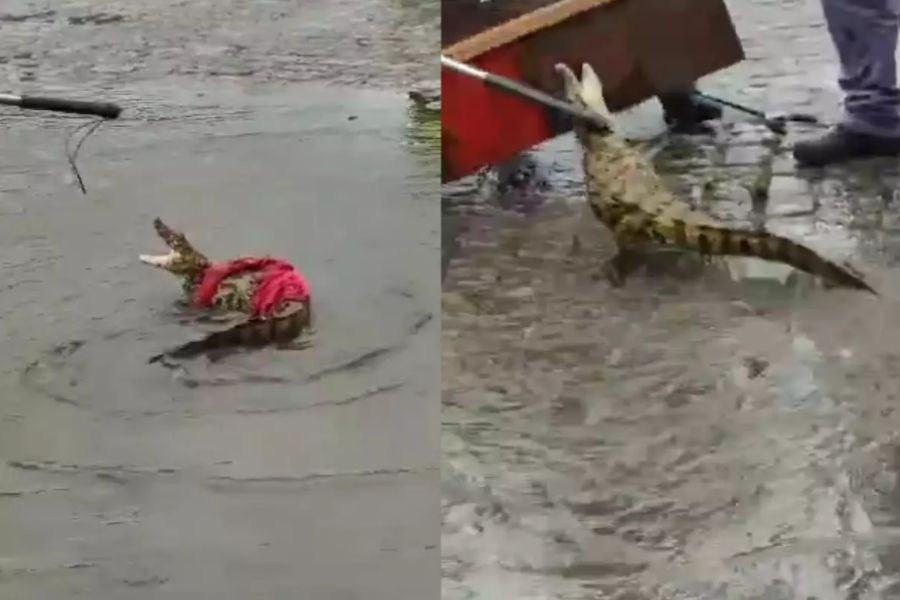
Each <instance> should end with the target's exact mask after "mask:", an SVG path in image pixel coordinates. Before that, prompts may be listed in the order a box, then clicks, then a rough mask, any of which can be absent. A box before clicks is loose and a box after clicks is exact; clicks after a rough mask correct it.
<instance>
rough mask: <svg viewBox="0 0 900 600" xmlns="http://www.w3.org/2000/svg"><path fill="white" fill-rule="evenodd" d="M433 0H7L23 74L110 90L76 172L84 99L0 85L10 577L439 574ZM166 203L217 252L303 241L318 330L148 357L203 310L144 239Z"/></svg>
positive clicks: (4, 19) (151, 586) (273, 579)
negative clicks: (298, 342) (418, 124)
mask: <svg viewBox="0 0 900 600" xmlns="http://www.w3.org/2000/svg"><path fill="white" fill-rule="evenodd" d="M436 15H437V3H436V2H431V3H416V4H408V3H404V2H391V1H390V0H371V1H367V2H296V1H294V0H277V1H268V2H252V3H246V2H164V3H149V4H146V3H142V4H138V3H134V2H120V1H119V2H117V1H90V2H86V1H80V2H66V1H54V2H24V1H23V2H19V1H11V2H5V3H3V6H2V7H0V33H2V35H0V72H2V73H3V75H4V76H5V77H6V78H7V81H8V82H9V85H10V86H11V87H13V88H14V89H13V90H12V91H20V90H24V91H29V92H34V93H47V94H51V93H53V94H58V95H61V96H76V97H77V96H83V97H87V98H97V97H106V98H111V99H114V100H116V101H118V102H120V103H121V104H123V106H124V107H125V109H126V113H125V114H124V115H123V118H122V120H121V121H119V122H116V123H114V124H107V125H106V126H104V127H103V128H101V130H100V131H99V132H98V133H97V134H95V136H94V137H92V138H91V139H89V140H88V141H87V143H86V144H85V147H84V149H83V150H82V153H81V157H80V159H79V165H80V167H81V170H82V173H83V175H84V177H85V180H86V183H87V186H88V195H87V196H82V195H81V194H80V192H79V191H78V190H77V188H76V187H75V186H74V184H73V182H72V177H71V174H70V173H69V171H68V167H67V165H66V162H65V155H64V153H63V148H62V143H63V140H64V139H65V135H66V134H67V133H68V132H69V131H71V130H72V129H73V128H74V127H75V126H76V125H77V124H79V123H81V122H82V121H81V120H79V119H71V118H61V117H55V116H45V115H36V114H29V115H27V116H26V115H23V114H21V113H18V112H16V111H14V110H12V109H6V110H3V111H2V114H0V118H2V120H3V123H4V138H3V139H4V143H3V144H2V145H0V256H2V262H3V269H2V270H3V276H2V283H0V290H2V293H0V336H2V338H3V339H4V340H5V344H4V345H3V350H2V361H0V386H2V389H3V393H2V403H0V458H2V461H0V597H2V598H69V597H88V598H97V599H101V598H102V599H107V598H108V599H111V600H112V599H115V600H119V599H124V598H151V597H153V598H156V597H163V596H164V597H172V598H216V599H220V598H234V599H241V600H244V599H248V598H300V597H302V598H316V599H320V598H321V599H323V600H327V599H334V600H345V599H349V598H367V599H368V598H383V599H385V600H387V599H390V600H396V599H398V598H409V599H418V598H426V597H433V596H434V595H436V593H437V578H438V572H437V567H436V562H437V552H438V551H437V544H438V535H439V533H438V528H437V525H436V523H437V522H438V519H439V513H438V510H437V464H438V454H437V453H438V446H437V444H438V442H437V440H438V432H437V427H436V423H437V421H438V405H437V401H436V400H437V398H436V393H435V390H436V389H437V382H438V376H439V371H438V362H437V357H436V355H435V353H434V350H433V349H434V348H435V347H436V345H437V339H438V338H437V331H438V326H439V324H438V319H437V314H436V308H435V307H436V306H437V302H438V293H439V292H438V281H437V276H436V272H437V269H438V244H439V241H438V235H437V230H436V229H437V222H438V221H437V220H438V218H439V215H438V212H437V207H436V206H435V204H434V196H435V195H436V193H437V180H438V175H437V173H438V168H439V166H438V161H437V157H436V156H435V155H434V153H433V152H429V151H428V149H427V148H423V147H422V146H421V145H420V144H418V143H416V142H415V140H414V139H412V137H411V136H410V126H411V125H410V115H409V112H408V111H409V107H408V102H407V99H406V87H407V86H408V85H410V84H412V83H414V82H416V81H419V80H422V79H434V78H435V77H436V60H435V56H434V53H433V51H432V44H431V43H430V42H429V40H433V39H435V38H434V34H433V32H434V31H436V27H437V16H436ZM426 59H427V60H426ZM413 137H414V136H413ZM157 215H159V216H161V217H163V218H164V219H165V220H166V221H168V222H169V223H170V224H172V225H173V226H176V227H178V228H180V229H183V230H184V231H185V232H187V234H188V235H189V236H190V238H191V239H192V240H193V241H194V243H195V244H196V245H197V246H198V247H200V248H201V249H203V250H205V251H206V252H207V253H208V254H209V255H211V256H213V257H218V258H228V257H232V256H235V255H239V254H266V253H271V254H272V255H276V256H281V257H284V258H287V259H290V260H292V261H294V262H295V263H296V264H297V265H298V266H299V267H300V268H301V269H302V270H303V271H304V273H305V274H306V275H307V277H308V279H309V280H310V283H311V286H312V289H313V295H314V300H315V302H316V307H317V309H316V310H317V335H316V338H315V344H314V347H313V348H311V349H310V350H308V351H304V352H300V353H296V352H276V351H274V350H263V351H259V352H255V353H249V354H244V355H239V356H235V357H231V358H228V359H226V360H224V361H222V362H219V363H216V364H208V363H206V362H205V361H204V360H202V359H201V360H197V361H192V362H191V363H189V364H187V365H186V368H187V372H186V373H183V374H180V375H173V373H172V372H170V371H168V370H165V369H162V368H160V367H158V366H156V365H148V364H146V361H147V358H149V356H150V355H152V354H153V353H154V352H157V351H159V350H160V349H162V348H166V347H169V346H171V345H172V344H177V343H180V342H182V341H185V340H187V339H189V338H191V337H193V336H195V335H197V331H198V330H197V329H196V328H195V327H194V326H192V324H191V323H190V322H183V320H182V319H181V318H180V317H179V315H178V313H177V311H176V309H175V308H174V306H173V302H174V301H175V300H176V298H177V295H178V288H177V284H176V282H175V281H174V279H171V278H169V277H167V276H166V275H165V274H163V273H160V272H157V271H154V270H152V269H148V268H146V267H142V266H141V265H140V263H139V262H138V261H137V255H138V254H139V253H141V252H147V251H151V252H152V251H156V250H158V249H159V247H160V246H159V240H158V239H157V238H156V236H155V234H154V233H153V230H152V225H151V223H152V219H153V217H154V216H157ZM411 250H415V251H411ZM364 356H370V357H371V359H369V360H363V361H356V359H358V358H360V357H364ZM348 363H349V364H350V365H351V366H350V367H348V368H342V367H344V366H346V365H348ZM357 363H359V364H357Z"/></svg>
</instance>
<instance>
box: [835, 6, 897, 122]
mask: <svg viewBox="0 0 900 600" xmlns="http://www.w3.org/2000/svg"><path fill="white" fill-rule="evenodd" d="M822 7H823V9H824V11H825V21H826V22H827V23H828V31H829V33H831V39H832V40H834V45H835V48H836V49H837V53H838V58H839V59H840V61H841V76H840V79H839V80H838V83H839V84H840V86H841V89H842V90H843V91H844V117H843V120H842V125H843V126H845V127H847V128H848V129H850V130H852V131H857V132H860V133H868V134H872V135H878V136H884V137H898V136H900V90H898V89H897V61H896V58H895V55H896V52H897V33H898V29H900V0H822Z"/></svg>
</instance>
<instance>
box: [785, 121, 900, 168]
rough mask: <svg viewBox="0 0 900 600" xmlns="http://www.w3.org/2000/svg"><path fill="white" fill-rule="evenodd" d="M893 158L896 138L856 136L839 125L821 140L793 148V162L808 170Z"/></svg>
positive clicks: (898, 145) (899, 146) (899, 142)
mask: <svg viewBox="0 0 900 600" xmlns="http://www.w3.org/2000/svg"><path fill="white" fill-rule="evenodd" d="M897 155H900V138H885V137H879V136H875V135H868V134H865V133H857V132H855V131H849V130H847V129H844V128H843V127H841V126H840V125H838V126H837V127H835V128H833V129H832V130H831V131H829V132H828V133H826V134H825V135H823V136H821V137H818V138H816V139H812V140H808V141H805V142H797V143H796V144H794V159H796V161H797V162H799V163H801V164H802V165H808V166H812V167H821V166H825V165H828V164H832V163H839V162H845V161H848V160H854V159H857V158H870V157H874V156H897Z"/></svg>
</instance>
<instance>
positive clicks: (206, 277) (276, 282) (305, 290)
mask: <svg viewBox="0 0 900 600" xmlns="http://www.w3.org/2000/svg"><path fill="white" fill-rule="evenodd" d="M245 271H262V272H263V273H262V277H261V278H260V281H259V285H257V287H256V290H254V292H253V296H252V297H251V298H250V309H251V311H252V313H253V316H261V315H266V314H268V313H270V312H272V311H273V310H275V309H276V308H277V307H278V305H279V304H280V303H281V302H282V301H286V300H287V301H291V300H293V301H299V302H302V301H305V300H308V299H309V284H308V283H307V282H306V279H304V277H303V275H301V274H300V272H299V271H297V269H295V268H294V266H293V265H292V264H291V263H289V262H285V261H283V260H278V259H277V258H253V257H247V258H238V259H235V260H229V261H225V262H220V263H213V264H211V265H210V266H208V267H206V270H205V271H204V272H203V279H202V280H201V281H200V285H198V286H197V289H196V290H195V291H194V298H193V303H194V306H195V307H197V308H209V307H210V306H212V302H213V298H214V297H215V295H216V291H217V290H218V289H219V284H220V283H222V280H224V279H225V278H227V277H231V276H232V275H239V274H241V273H243V272H245Z"/></svg>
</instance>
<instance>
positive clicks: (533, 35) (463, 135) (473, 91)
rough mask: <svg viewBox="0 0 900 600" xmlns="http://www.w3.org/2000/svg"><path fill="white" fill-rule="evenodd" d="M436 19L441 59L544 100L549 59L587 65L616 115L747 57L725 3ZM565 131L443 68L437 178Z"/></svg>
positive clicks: (650, 3)
mask: <svg viewBox="0 0 900 600" xmlns="http://www.w3.org/2000/svg"><path fill="white" fill-rule="evenodd" d="M441 19H442V22H441V29H442V37H443V42H444V48H443V49H442V53H443V55H444V56H447V57H450V58H454V59H456V60H459V61H462V62H467V63H470V64H473V65H475V66H477V67H479V68H481V69H483V70H485V71H488V72H491V73H496V74H497V75H504V76H506V77H509V78H511V79H514V80H517V81H521V82H524V83H526V84H528V85H531V86H533V87H536V88H538V89H541V90H543V91H545V92H548V93H551V94H555V95H561V88H562V84H561V82H560V81H559V79H558V76H557V75H556V73H555V72H554V70H553V66H554V65H555V64H556V63H558V62H565V63H567V64H569V65H570V66H573V67H579V66H580V65H581V64H582V63H584V62H587V63H590V64H591V66H593V67H594V70H595V71H597V74H598V75H599V76H600V78H601V79H602V80H603V83H604V95H605V96H606V101H607V104H608V105H609V107H610V109H611V110H613V111H617V110H622V109H625V108H628V107H630V106H633V105H635V104H638V103H640V102H643V101H644V100H647V99H648V98H651V97H653V96H655V95H656V94H658V93H659V92H661V91H669V90H677V89H679V88H687V87H688V86H690V85H691V84H692V83H693V82H694V81H696V80H697V79H699V78H700V77H703V76H704V75H708V74H709V73H712V72H715V71H717V70H719V69H723V68H725V67H728V66H731V65H733V64H735V63H737V62H739V61H741V60H743V58H744V52H743V48H742V47H741V43H740V40H739V39H738V37H737V33H736V32H735V30H734V25H733V24H732V22H731V18H730V16H729V14H728V10H727V8H726V7H725V5H724V3H723V0H561V1H558V2H551V3H548V1H547V0H489V1H488V2H479V1H478V0H444V1H443V4H442V15H441ZM577 71H580V68H578V69H576V72H577ZM566 129H567V126H566V125H565V124H564V123H562V122H560V121H559V119H558V118H557V117H556V116H555V115H554V113H553V112H552V111H548V110H546V109H544V108H543V107H541V106H539V105H537V104H535V103H533V102H530V101H528V100H525V99H522V98H518V97H515V96H512V95H510V94H508V93H507V92H503V91H500V90H495V89H492V88H489V87H487V86H486V85H485V84H483V83H482V82H481V81H479V80H476V79H472V78H469V77H466V76H464V75H460V74H458V73H456V72H454V71H451V70H449V69H448V68H446V67H445V68H442V70H441V133H442V137H441V154H442V165H443V168H442V175H441V177H442V180H443V181H444V182H447V181H453V180H456V179H459V178H461V177H464V176H466V175H469V174H471V173H474V172H475V171H477V170H478V169H480V168H482V167H484V166H487V165H492V164H496V163H499V162H502V161H504V160H507V159H509V158H511V157H513V156H515V155H516V154H518V153H520V152H522V151H523V150H526V149H528V148H531V147H532V146H535V145H537V144H540V143H541V142H543V141H545V140H548V139H550V138H552V137H555V136H557V135H559V134H561V133H564V132H565V131H566Z"/></svg>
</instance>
